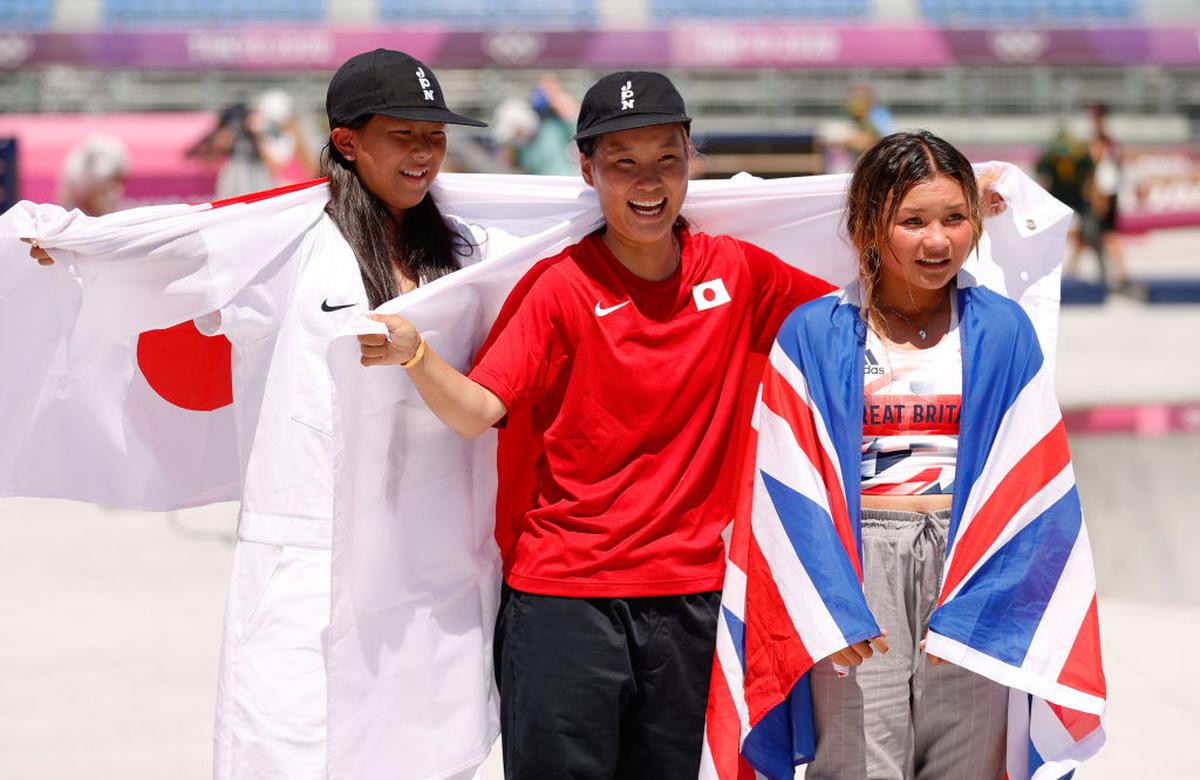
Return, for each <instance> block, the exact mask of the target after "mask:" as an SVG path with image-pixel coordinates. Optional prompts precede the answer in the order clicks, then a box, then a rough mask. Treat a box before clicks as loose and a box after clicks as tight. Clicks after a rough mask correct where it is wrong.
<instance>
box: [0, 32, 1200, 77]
mask: <svg viewBox="0 0 1200 780" xmlns="http://www.w3.org/2000/svg"><path fill="white" fill-rule="evenodd" d="M397 42H403V46H404V50H405V51H407V52H409V53H411V54H413V55H414V56H416V57H417V58H418V59H421V60H425V61H426V62H436V63H437V65H438V67H439V68H485V67H547V68H550V67H586V68H594V69H598V70H599V69H611V68H625V67H635V68H784V67H804V68H822V67H828V68H845V67H913V68H938V67H950V66H956V65H1035V64H1036V65H1079V66H1089V65H1090V66H1127V65H1159V66H1165V67H1196V66H1200V25H1180V26H1171V27H1165V26H1164V27H1141V26H1124V25H1122V26H1111V27H1110V26H1097V27H1086V28H1083V27H1081V28H1041V27H1028V26H1014V27H1010V28H1006V27H991V28H953V29H943V28H937V27H931V26H928V25H922V24H919V23H918V24H911V25H869V26H862V25H859V26H852V25H836V24H803V23H788V22H783V23H779V22H772V23H770V24H764V23H757V24H756V23H744V24H743V23H730V22H728V21H725V20H721V21H690V22H679V23H674V24H669V25H659V26H646V27H643V28H639V29H633V30H629V29H605V28H597V29H575V30H554V29H537V28H533V29H530V28H528V27H522V28H511V29H490V30H486V31H484V30H474V31H471V30H463V29H461V28H448V27H444V26H439V25H428V24H422V25H409V24H404V25H395V24H393V25H379V26H372V27H370V28H365V27H353V28H350V27H332V26H326V25H307V26H305V25H291V26H287V25H275V24H272V25H270V26H263V25H248V26H244V27H237V26H235V27H209V28H203V27H198V28H182V27H181V28H173V29H167V30H163V29H161V28H160V29H158V30H145V31H138V30H121V31H112V32H88V33H60V32H28V33H25V32H15V31H14V32H4V33H0V71H4V70H15V69H17V68H24V67H31V66H43V65H77V66H86V67H93V68H145V69H157V70H201V69H203V70H211V69H216V70H296V69H312V70H333V69H334V68H336V67H337V66H338V65H340V64H341V63H342V62H344V61H345V60H346V59H347V58H348V57H350V56H352V55H354V54H357V53H358V52H361V51H366V50H368V49H373V48H376V47H380V46H382V47H394V46H396V45H397Z"/></svg>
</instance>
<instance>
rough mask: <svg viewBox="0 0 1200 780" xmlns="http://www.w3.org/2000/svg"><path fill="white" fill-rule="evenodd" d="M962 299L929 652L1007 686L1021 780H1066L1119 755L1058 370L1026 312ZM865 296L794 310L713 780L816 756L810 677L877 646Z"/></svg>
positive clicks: (729, 596)
mask: <svg viewBox="0 0 1200 780" xmlns="http://www.w3.org/2000/svg"><path fill="white" fill-rule="evenodd" d="M958 295H959V311H960V312H961V315H960V326H959V327H960V338H961V341H962V356H963V404H962V416H961V420H960V432H959V440H958V460H957V473H956V485H957V486H958V489H957V490H956V491H955V495H954V499H953V506H952V509H951V521H950V528H949V534H948V537H949V538H948V543H947V552H946V561H945V570H944V574H943V583H942V588H941V593H940V597H939V599H938V603H937V608H936V609H935V611H934V613H933V616H932V618H931V620H930V628H929V633H928V636H927V645H926V649H927V651H928V652H929V653H930V654H932V655H936V656H939V657H941V658H943V659H945V660H947V661H950V662H951V663H956V664H959V665H960V666H963V667H965V668H967V669H970V670H972V671H974V672H976V673H978V674H981V675H984V676H986V677H988V678H990V679H992V680H995V681H996V682H999V683H1001V684H1003V685H1006V686H1008V687H1009V688H1010V689H1011V691H1010V701H1009V723H1008V755H1007V776H1008V778H1009V780H1026V779H1030V780H1049V779H1050V778H1061V777H1064V776H1067V775H1069V774H1070V773H1071V771H1072V770H1073V769H1074V768H1075V767H1076V766H1078V765H1079V763H1080V762H1082V761H1083V760H1085V759H1086V758H1088V757H1089V756H1091V755H1093V754H1094V753H1095V752H1096V751H1097V750H1099V749H1100V747H1101V745H1103V743H1104V729H1103V727H1102V724H1101V717H1100V716H1101V715H1102V713H1103V711H1104V706H1105V684H1104V673H1103V669H1102V666H1101V660H1100V641H1099V626H1098V623H1097V619H1096V594H1095V577H1094V573H1093V567H1092V556H1091V548H1090V545H1089V543H1088V537H1087V530H1086V528H1085V526H1084V524H1083V515H1082V511H1081V508H1080V504H1079V496H1078V493H1077V492H1076V489H1075V478H1074V473H1073V472H1072V469H1071V463H1070V456H1069V453H1068V449H1067V437H1066V432H1065V429H1064V428H1063V424H1062V417H1061V414H1060V412H1059V410H1058V405H1057V402H1056V401H1055V399H1054V390H1053V382H1052V375H1051V372H1052V366H1050V365H1047V364H1046V362H1045V361H1044V360H1043V358H1042V352H1041V349H1040V347H1039V345H1038V341H1037V336H1036V334H1035V333H1034V330H1033V328H1032V326H1031V325H1030V323H1029V320H1028V318H1027V317H1026V316H1025V314H1024V313H1023V312H1022V311H1021V310H1020V308H1019V307H1018V306H1017V305H1016V304H1015V303H1013V302H1011V301H1009V300H1007V299H1005V298H1004V297H1002V296H1000V295H998V294H996V293H994V292H991V291H989V290H987V289H985V288H982V287H964V288H962V289H960V290H959V291H958ZM857 300H858V297H857V291H856V290H855V289H854V288H848V289H847V290H844V291H841V292H838V293H833V294H831V295H828V296H825V297H824V298H821V299H818V300H816V301H813V302H812V303H809V304H807V305H806V306H803V307H801V308H800V309H798V310H797V311H796V312H795V313H793V314H792V316H791V317H790V318H789V319H788V321H787V322H785V323H784V325H783V328H782V329H781V330H780V333H779V336H778V338H777V340H776V343H775V346H774V348H773V349H772V352H771V355H770V359H769V361H768V365H767V368H766V370H765V372H764V374H763V379H762V383H761V385H760V389H759V398H758V403H757V405H756V408H755V413H754V422H753V434H752V436H751V441H750V447H749V453H748V456H747V464H746V468H745V469H744V471H743V479H742V485H741V488H742V489H741V499H740V501H739V505H738V507H737V513H736V516H735V520H734V524H733V529H732V534H731V537H730V538H729V540H728V545H727V548H728V558H729V561H728V564H729V565H728V569H727V573H726V580H725V591H724V594H723V598H722V609H721V619H720V621H719V623H718V633H717V653H716V662H715V663H714V668H713V677H712V685H711V688H710V692H709V704H708V719H707V724H706V730H705V741H704V754H703V760H702V764H701V771H700V776H701V778H713V779H714V780H715V779H717V778H720V779H721V780H735V779H736V780H747V779H748V778H754V777H770V778H783V777H787V778H790V777H791V776H792V773H793V770H794V767H795V766H796V765H798V764H801V763H805V762H807V761H811V760H812V758H813V756H814V754H815V738H814V733H813V723H812V705H811V698H810V693H809V686H808V679H807V672H808V670H809V669H810V668H811V667H812V666H813V664H814V663H815V662H817V661H819V660H821V659H823V658H825V657H827V656H829V655H830V654H832V653H833V652H835V651H837V650H840V649H841V648H843V647H846V646H847V645H850V644H853V643H855V642H859V641H862V640H864V639H868V638H871V637H875V636H878V635H879V633H880V631H879V628H878V626H877V625H876V623H875V620H874V618H873V617H872V615H871V612H870V610H869V609H868V607H867V603H866V599H865V597H864V595H863V589H862V565H861V554H860V550H861V537H860V535H859V521H860V516H861V509H860V504H859V493H860V480H861V477H860V473H861V472H860V460H861V441H862V404H863V391H862V379H861V378H862V376H863V374H862V366H863V359H864V357H863V342H864V336H865V331H864V327H865V326H864V324H863V321H862V318H861V316H860V314H859V308H858V306H856V305H855V304H854V301H857ZM868 663H869V661H868Z"/></svg>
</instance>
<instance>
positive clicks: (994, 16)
mask: <svg viewBox="0 0 1200 780" xmlns="http://www.w3.org/2000/svg"><path fill="white" fill-rule="evenodd" d="M921 16H922V17H923V18H924V19H925V21H927V22H929V23H931V24H935V25H954V24H959V25H971V24H995V23H1000V24H1005V23H1007V24H1018V23H1019V24H1077V23H1087V22H1131V21H1137V20H1138V19H1139V18H1140V17H1141V3H1140V1H1139V0H972V1H971V2H969V3H964V2H961V0H921Z"/></svg>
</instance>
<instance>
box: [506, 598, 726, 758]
mask: <svg viewBox="0 0 1200 780" xmlns="http://www.w3.org/2000/svg"><path fill="white" fill-rule="evenodd" d="M720 601H721V598H720V594H719V593H715V592H714V593H697V594H690V595H684V596H653V597H645V598H595V599H591V598H589V599H585V598H562V597H557V596H537V595H533V594H529V593H523V592H521V591H516V590H512V589H510V588H508V587H505V589H504V594H503V597H502V600H501V605H500V615H499V618H498V620H497V622H496V644H495V647H496V678H497V679H496V682H497V684H498V685H499V686H500V728H501V734H502V739H503V743H504V775H505V778H506V779H507V780H527V778H571V780H607V778H647V780H649V779H650V778H653V779H654V780H676V779H678V780H694V778H695V777H696V774H697V772H698V771H699V768H700V748H701V743H702V741H703V733H704V709H705V704H706V702H707V700H708V682H709V677H710V675H711V674H712V662H713V648H714V643H715V639H716V630H717V610H718V608H719V607H720Z"/></svg>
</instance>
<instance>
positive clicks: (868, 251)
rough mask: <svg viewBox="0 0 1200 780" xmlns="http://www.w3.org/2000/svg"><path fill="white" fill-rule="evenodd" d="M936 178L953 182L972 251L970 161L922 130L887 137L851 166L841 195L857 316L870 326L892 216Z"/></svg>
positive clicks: (974, 206)
mask: <svg viewBox="0 0 1200 780" xmlns="http://www.w3.org/2000/svg"><path fill="white" fill-rule="evenodd" d="M938 176H945V177H946V178H948V179H951V180H953V181H955V182H957V183H958V186H959V187H960V188H961V189H962V194H963V198H964V199H966V201H967V218H968V219H970V221H971V232H972V235H973V237H972V241H971V248H972V250H974V248H975V247H976V246H977V245H978V244H979V238H980V236H982V235H983V217H982V215H981V214H980V210H979V208H980V207H979V185H978V183H977V182H976V181H975V172H974V171H973V170H971V163H970V162H968V161H967V158H966V157H964V156H963V153H962V152H960V151H958V149H956V148H954V146H952V145H951V144H950V143H949V142H947V141H945V140H944V139H942V138H939V137H938V136H936V135H934V134H933V133H931V132H929V131H928V130H918V131H916V132H913V133H893V134H892V135H889V136H886V137H884V138H881V139H880V140H879V142H878V143H876V144H875V145H874V146H872V147H871V148H870V149H868V150H867V151H866V152H864V153H863V155H862V156H861V157H859V158H858V162H857V163H856V164H855V166H854V175H853V177H851V179H850V190H849V192H848V193H847V195H846V232H847V233H848V234H849V236H850V241H851V243H853V244H854V248H855V250H856V251H857V253H858V278H859V280H860V283H861V284H862V297H863V300H862V315H863V318H864V319H866V320H867V321H868V322H869V323H870V324H871V325H874V326H878V325H879V323H878V322H876V320H875V317H876V315H875V311H874V310H875V304H876V301H875V295H876V293H875V288H876V285H877V284H878V283H879V273H880V267H881V266H882V264H883V260H882V253H883V250H884V248H886V247H887V245H888V242H889V241H890V239H889V235H890V233H891V227H892V222H894V221H895V219H896V213H897V212H898V211H899V210H900V205H901V204H902V203H903V201H904V196H905V195H907V194H908V192H909V190H911V189H912V188H913V187H915V186H916V185H918V184H920V183H921V182H925V181H929V180H930V179H933V178H936V177H938Z"/></svg>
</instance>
